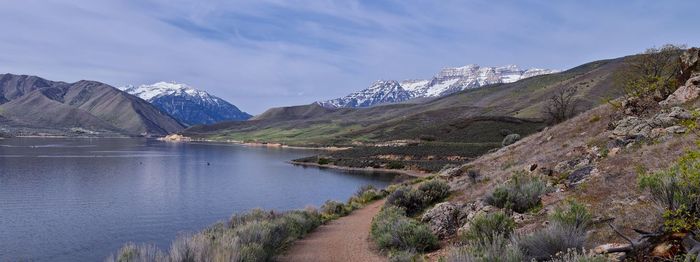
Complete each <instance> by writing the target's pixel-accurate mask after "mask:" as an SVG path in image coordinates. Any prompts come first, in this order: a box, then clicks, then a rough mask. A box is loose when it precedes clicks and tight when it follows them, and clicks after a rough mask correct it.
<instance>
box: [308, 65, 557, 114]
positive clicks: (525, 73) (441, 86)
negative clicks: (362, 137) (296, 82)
mask: <svg viewBox="0 0 700 262" xmlns="http://www.w3.org/2000/svg"><path fill="white" fill-rule="evenodd" d="M556 72H559V71H558V70H550V69H537V68H531V69H524V70H523V69H520V68H519V67H518V66H517V65H505V66H499V67H481V66H479V65H475V64H470V65H465V66H461V67H447V68H443V69H442V70H440V72H438V73H437V74H435V76H434V77H433V78H432V79H430V80H406V81H403V82H401V83H398V82H396V81H377V82H375V83H373V84H372V85H371V86H370V87H369V88H367V89H364V90H362V91H359V92H355V93H352V94H350V95H347V96H345V97H342V98H336V99H333V100H328V101H323V102H318V103H319V104H320V105H322V106H325V107H331V108H338V107H369V106H374V105H377V104H383V103H397V102H402V101H406V100H410V99H413V98H420V97H440V96H445V95H449V94H452V93H456V92H459V91H462V90H465V89H470V88H477V87H482V86H486V85H492V84H500V83H512V82H515V81H518V80H521V79H525V78H528V77H533V76H537V75H544V74H551V73H556ZM397 85H398V86H397Z"/></svg>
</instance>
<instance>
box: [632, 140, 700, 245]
mask: <svg viewBox="0 0 700 262" xmlns="http://www.w3.org/2000/svg"><path fill="white" fill-rule="evenodd" d="M639 186H640V187H641V188H642V189H647V190H649V191H650V192H651V195H652V198H653V199H654V201H655V202H656V203H657V204H658V205H659V206H660V207H662V208H663V209H664V214H663V217H664V229H665V230H667V231H669V232H690V231H694V230H698V229H700V152H699V151H689V152H686V154H685V155H683V156H682V157H681V158H680V159H678V160H677V161H676V163H674V164H673V165H672V166H671V167H670V168H668V169H667V170H664V171H661V172H657V173H653V174H645V175H641V176H640V178H639Z"/></svg>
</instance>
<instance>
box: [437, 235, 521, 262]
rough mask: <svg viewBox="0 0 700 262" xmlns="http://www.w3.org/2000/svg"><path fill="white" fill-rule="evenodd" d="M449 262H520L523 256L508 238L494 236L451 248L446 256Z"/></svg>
mask: <svg viewBox="0 0 700 262" xmlns="http://www.w3.org/2000/svg"><path fill="white" fill-rule="evenodd" d="M447 261H449V262H522V261H526V260H525V256H524V254H523V252H522V250H520V249H519V248H518V246H517V245H514V244H513V243H511V241H510V240H509V238H507V237H504V236H502V235H495V236H494V237H493V238H492V239H490V240H488V241H483V242H474V243H471V244H469V245H466V246H462V247H455V248H452V249H451V250H450V252H449V255H448V256H447Z"/></svg>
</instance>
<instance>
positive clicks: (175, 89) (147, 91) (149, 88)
mask: <svg viewBox="0 0 700 262" xmlns="http://www.w3.org/2000/svg"><path fill="white" fill-rule="evenodd" d="M120 89H122V90H123V91H125V92H127V93H129V94H132V95H135V96H138V97H140V98H141V99H143V100H146V101H150V100H153V99H155V98H158V97H162V96H172V95H177V96H197V97H200V98H212V97H213V96H212V95H209V93H207V92H205V91H200V90H197V89H194V88H193V87H191V86H188V85H187V84H182V83H176V82H158V83H155V84H152V85H140V86H138V87H135V86H133V85H127V86H126V87H123V88H120Z"/></svg>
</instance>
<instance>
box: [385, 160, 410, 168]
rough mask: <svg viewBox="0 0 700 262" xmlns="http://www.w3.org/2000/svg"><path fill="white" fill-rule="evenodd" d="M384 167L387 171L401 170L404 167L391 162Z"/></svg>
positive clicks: (397, 162) (396, 162)
mask: <svg viewBox="0 0 700 262" xmlns="http://www.w3.org/2000/svg"><path fill="white" fill-rule="evenodd" d="M385 167H386V168H388V169H403V168H404V167H405V165H404V164H403V163H401V162H399V161H391V162H389V163H387V164H386V166H385Z"/></svg>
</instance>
